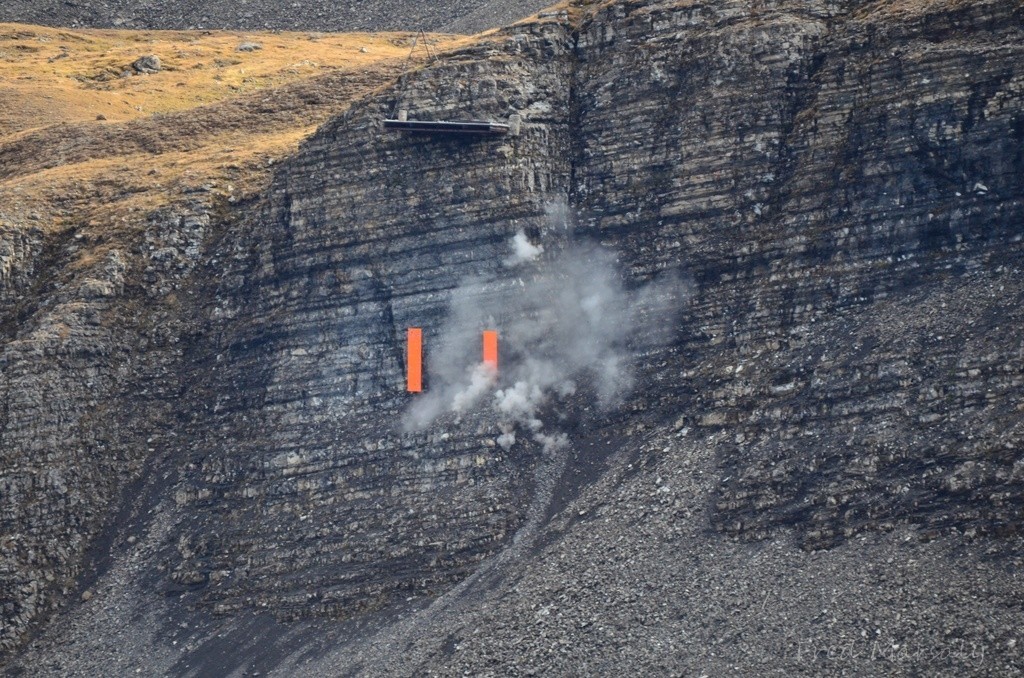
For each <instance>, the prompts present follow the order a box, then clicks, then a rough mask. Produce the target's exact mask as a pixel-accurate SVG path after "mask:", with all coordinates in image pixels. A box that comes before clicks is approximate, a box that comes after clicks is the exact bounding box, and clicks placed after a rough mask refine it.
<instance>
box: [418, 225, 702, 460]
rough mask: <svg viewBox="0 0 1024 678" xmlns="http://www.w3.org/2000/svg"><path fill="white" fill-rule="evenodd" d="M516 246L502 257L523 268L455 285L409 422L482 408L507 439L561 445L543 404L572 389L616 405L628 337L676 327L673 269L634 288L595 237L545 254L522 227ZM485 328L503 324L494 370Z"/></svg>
mask: <svg viewBox="0 0 1024 678" xmlns="http://www.w3.org/2000/svg"><path fill="white" fill-rule="evenodd" d="M562 211H564V207H563V208H561V210H559V209H557V208H552V209H551V210H549V215H557V216H559V217H561V216H562ZM556 226H563V227H564V229H565V231H569V230H570V228H571V227H570V226H567V225H559V224H556ZM553 230H557V229H553ZM510 245H511V249H512V253H511V255H510V257H509V259H507V260H506V262H505V263H506V264H508V265H515V266H518V267H519V268H518V269H517V272H516V274H515V276H507V277H504V278H499V279H490V280H482V279H474V280H468V281H466V282H465V283H464V284H462V285H461V286H460V287H459V288H458V289H457V290H455V292H454V293H453V296H452V300H451V303H450V306H449V314H448V318H447V320H446V322H445V324H444V326H443V328H442V329H441V331H440V333H439V334H438V336H436V338H435V339H433V340H432V342H431V343H430V345H431V346H433V347H434V350H430V348H429V346H428V355H427V360H426V363H427V364H426V368H427V375H428V379H427V386H428V388H427V391H426V392H425V393H423V394H421V395H419V396H417V397H416V398H415V399H414V401H413V403H412V405H411V406H410V408H409V410H408V411H407V412H406V414H405V417H404V422H403V423H404V426H405V428H406V430H422V429H424V428H426V427H428V426H430V425H431V424H432V423H433V422H434V421H435V420H436V419H437V418H438V417H441V416H444V415H446V414H452V415H454V416H455V417H456V418H459V417H461V416H463V415H466V414H468V413H470V412H472V411H475V410H484V409H486V410H488V411H490V412H491V413H492V415H493V416H494V417H495V418H496V419H497V424H498V427H499V429H500V430H501V434H500V435H499V436H497V439H496V442H497V444H499V445H500V446H501V447H502V448H504V449H506V450H507V449H510V448H511V447H512V446H513V445H514V444H515V443H516V441H517V435H516V430H517V429H519V430H520V431H522V432H523V433H524V434H526V435H527V437H528V438H530V439H532V440H534V441H535V442H537V443H539V444H540V445H542V446H543V447H544V449H545V450H548V451H551V450H555V449H558V448H559V447H562V446H564V445H566V444H567V442H568V438H567V437H566V436H565V435H564V434H563V433H557V432H556V433H550V432H548V431H545V430H544V429H545V423H544V421H543V419H544V413H545V412H549V411H550V408H557V405H558V403H559V402H565V400H566V399H567V398H569V397H571V396H573V395H574V394H578V395H579V396H582V397H584V398H590V399H592V400H593V402H594V403H595V404H596V405H597V406H598V407H599V408H600V409H604V410H607V409H610V408H614V407H615V406H617V405H618V404H620V403H621V401H622V399H623V398H625V397H626V396H627V395H628V394H629V392H630V390H631V389H632V387H633V383H634V373H633V368H632V355H631V349H630V346H629V344H630V342H631V340H633V339H634V338H636V337H638V336H641V335H643V336H645V338H647V339H649V338H650V335H652V334H653V333H655V332H658V331H661V330H668V331H670V330H671V328H672V325H673V319H674V317H675V313H674V311H673V309H674V308H677V307H678V305H679V303H680V301H681V297H682V293H681V287H680V285H679V284H678V282H677V281H676V280H675V279H674V278H673V279H666V280H662V281H660V282H656V283H652V284H649V285H647V286H644V287H642V288H640V289H638V290H628V289H627V288H626V287H625V285H624V283H623V279H622V276H621V274H620V273H619V270H618V267H617V266H616V262H615V257H614V255H613V254H612V253H611V252H610V251H608V250H606V249H603V248H601V247H598V246H596V245H592V244H578V243H572V242H570V243H568V244H566V245H565V246H564V247H562V248H561V249H558V248H555V251H553V252H552V248H549V251H548V256H547V257H545V258H544V259H540V254H541V253H542V252H543V251H544V248H543V246H542V245H540V244H533V243H531V242H530V241H529V239H527V237H526V235H525V234H524V233H523V232H522V231H520V232H519V233H517V234H516V235H515V237H514V238H512V240H511V243H510ZM645 317H649V318H653V319H654V320H653V321H647V322H644V320H643V318H645ZM659 321H660V323H659ZM654 323H658V324H657V325H655V324H654ZM484 329H496V330H498V332H499V366H498V370H497V372H495V370H494V369H493V367H491V366H489V365H485V364H484V363H483V362H481V331H482V330H484Z"/></svg>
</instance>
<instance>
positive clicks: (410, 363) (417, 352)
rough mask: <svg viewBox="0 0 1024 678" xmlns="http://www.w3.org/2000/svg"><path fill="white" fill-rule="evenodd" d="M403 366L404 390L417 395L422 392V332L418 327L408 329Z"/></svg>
mask: <svg viewBox="0 0 1024 678" xmlns="http://www.w3.org/2000/svg"><path fill="white" fill-rule="evenodd" d="M405 366H406V375H405V382H406V388H407V389H408V390H409V393H419V392H420V391H422V390H423V330H422V329H420V328H419V327H410V328H409V333H408V335H407V340H406V357H405Z"/></svg>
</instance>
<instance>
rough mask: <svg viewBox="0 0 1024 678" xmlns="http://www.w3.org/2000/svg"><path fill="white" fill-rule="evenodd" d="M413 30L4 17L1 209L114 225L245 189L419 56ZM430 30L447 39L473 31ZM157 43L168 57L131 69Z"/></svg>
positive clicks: (47, 219) (456, 40)
mask: <svg viewBox="0 0 1024 678" xmlns="http://www.w3.org/2000/svg"><path fill="white" fill-rule="evenodd" d="M414 38H415V36H414V35H412V34H330V35H323V34H308V33H244V34H243V33H231V32H209V31H202V32H170V31H145V32H134V31H93V30H89V31H70V30H61V29H52V28H43V27H37V26H23V25H13V24H0V221H3V220H4V219H5V218H6V219H7V220H10V221H14V222H15V223H20V224H23V225H30V226H34V227H37V228H40V229H43V230H45V231H54V230H62V229H64V228H67V227H70V226H76V227H83V228H85V229H87V231H89V232H91V233H92V235H94V236H98V237H99V236H102V237H103V238H106V236H110V235H114V234H116V233H118V232H123V231H124V230H125V229H128V230H132V229H135V228H138V227H140V226H141V225H142V224H144V223H145V215H146V214H148V213H150V212H152V211H154V210H156V209H158V208H160V207H163V206H166V205H168V204H174V203H176V202H178V201H181V200H189V201H191V200H197V199H199V200H205V201H207V202H215V201H217V200H229V199H234V200H241V199H244V198H245V197H247V196H248V195H251V194H253V193H256V192H259V191H260V190H262V189H263V187H264V186H265V184H266V181H267V179H268V177H269V173H270V168H271V167H272V163H273V161H275V160H277V159H280V158H282V157H283V156H285V155H287V154H289V153H291V152H292V151H294V150H295V149H296V148H297V147H298V144H299V142H300V141H301V140H302V139H303V138H305V137H307V136H308V135H309V134H311V133H312V132H313V131H315V129H316V127H317V126H318V125H319V124H321V123H322V122H324V121H325V120H326V119H327V118H329V117H331V116H332V115H336V114H338V113H339V112H341V111H343V110H344V109H345V108H346V107H347V106H348V105H350V103H351V102H352V101H354V100H356V99H358V98H359V97H362V96H365V95H367V94H369V93H370V92H372V91H374V90H375V89H377V88H380V87H382V86H384V85H386V84H387V83H389V82H392V81H393V80H394V79H395V78H396V77H397V76H398V75H399V74H400V73H401V72H402V70H403V69H404V68H406V67H408V66H409V65H410V64H409V61H408V60H409V57H410V49H411V46H412V44H413V40H414ZM428 39H429V41H430V43H431V45H432V48H433V50H437V51H447V50H450V49H454V48H457V47H460V46H462V45H465V44H469V43H470V42H471V41H472V38H467V37H464V36H438V35H431V36H428ZM243 42H255V43H258V44H260V45H261V49H259V50H256V51H252V52H241V51H239V50H238V46H239V45H240V44H242V43H243ZM146 54H155V55H157V56H158V57H160V60H161V62H162V67H163V70H161V71H160V72H159V73H154V74H149V75H123V74H124V73H125V72H126V71H129V70H130V65H131V63H132V62H133V61H135V59H137V58H138V57H139V56H142V55H146ZM412 56H413V59H414V60H422V59H423V58H425V57H426V56H427V52H426V50H425V49H419V50H416V52H415V53H414V54H413V55H412ZM98 116H102V118H103V119H102V120H98V119H97V117H98Z"/></svg>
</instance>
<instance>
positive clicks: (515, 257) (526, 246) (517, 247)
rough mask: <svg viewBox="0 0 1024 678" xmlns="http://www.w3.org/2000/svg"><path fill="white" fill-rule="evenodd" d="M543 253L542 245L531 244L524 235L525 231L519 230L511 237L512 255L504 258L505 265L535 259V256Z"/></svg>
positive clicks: (511, 265)
mask: <svg viewBox="0 0 1024 678" xmlns="http://www.w3.org/2000/svg"><path fill="white" fill-rule="evenodd" d="M543 253H544V246H543V245H535V244H533V243H532V242H530V239H529V238H527V237H526V233H524V232H523V231H519V232H518V233H516V234H515V237H513V238H512V256H510V257H509V258H508V259H506V260H505V265H506V266H509V267H513V266H518V265H519V264H522V263H525V262H528V261H536V260H537V257H539V256H540V255H541V254H543Z"/></svg>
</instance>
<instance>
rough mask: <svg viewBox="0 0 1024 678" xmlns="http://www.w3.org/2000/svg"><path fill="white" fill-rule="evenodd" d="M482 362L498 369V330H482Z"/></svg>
mask: <svg viewBox="0 0 1024 678" xmlns="http://www.w3.org/2000/svg"><path fill="white" fill-rule="evenodd" d="M484 362H485V363H486V364H488V365H490V366H491V367H493V368H494V369H495V370H497V369H498V332H497V331H496V330H484Z"/></svg>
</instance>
